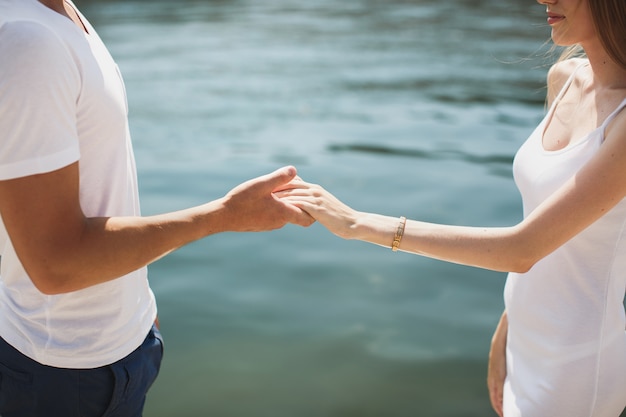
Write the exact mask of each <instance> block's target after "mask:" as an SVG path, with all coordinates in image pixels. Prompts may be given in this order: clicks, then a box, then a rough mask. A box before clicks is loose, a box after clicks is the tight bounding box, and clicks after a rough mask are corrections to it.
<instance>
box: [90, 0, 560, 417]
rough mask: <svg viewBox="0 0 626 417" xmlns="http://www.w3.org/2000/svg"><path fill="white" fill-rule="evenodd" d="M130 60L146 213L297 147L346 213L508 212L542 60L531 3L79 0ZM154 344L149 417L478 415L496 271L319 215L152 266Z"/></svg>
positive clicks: (231, 180) (289, 158)
mask: <svg viewBox="0 0 626 417" xmlns="http://www.w3.org/2000/svg"><path fill="white" fill-rule="evenodd" d="M78 4H79V6H81V7H82V9H83V12H84V13H85V14H86V15H87V17H88V18H90V20H91V21H92V23H93V24H94V25H95V26H96V29H97V30H98V31H99V33H100V35H101V37H102V38H103V39H104V40H105V42H106V43H107V44H108V46H109V48H110V50H111V52H112V54H113V55H114V57H115V58H116V60H117V61H118V63H119V66H120V68H121V70H122V73H123V74H124V77H125V81H126V86H127V90H128V99H129V104H130V109H131V111H130V121H131V132H132V134H133V140H134V144H135V152H136V157H137V163H138V170H139V178H140V185H141V192H142V196H141V200H142V206H143V211H144V213H145V214H154V213H159V212H163V211H168V210H173V209H178V208H183V207H186V206H189V205H194V204H199V203H202V202H204V201H206V200H210V199H214V198H217V197H219V196H221V195H223V194H224V193H225V192H227V191H228V190H229V189H230V188H231V187H233V186H235V185H237V184H238V183H240V182H242V181H244V180H246V179H248V178H250V177H253V176H257V175H261V174H264V173H266V172H269V171H271V170H274V169H275V168H277V167H279V166H282V165H286V164H293V165H295V166H296V167H297V168H298V169H299V172H300V175H301V176H302V177H303V178H304V179H306V180H309V181H313V182H318V183H321V184H323V185H325V186H326V187H327V188H329V189H330V190H332V191H333V192H334V193H335V194H336V195H338V196H339V197H340V198H342V199H344V200H345V201H346V202H348V203H349V204H351V205H353V206H355V207H356V208H358V209H360V210H367V211H375V212H380V213H385V214H389V215H394V216H400V215H405V216H407V217H410V218H417V219H421V220H427V221H435V222H444V223H454V224H465V225H483V226H489V225H508V224H512V223H514V222H516V221H518V220H519V218H520V216H521V207H520V201H519V196H518V193H517V191H516V189H515V186H514V184H513V180H512V176H511V166H510V165H511V160H512V158H513V155H514V153H515V151H516V149H517V148H518V147H519V145H520V144H521V143H522V141H523V140H524V139H525V138H526V137H527V136H528V134H529V133H530V132H531V130H532V129H533V127H534V126H535V124H536V123H537V122H538V121H539V120H540V119H541V117H542V115H543V111H544V95H545V90H544V80H545V74H546V70H547V66H548V65H549V62H550V61H551V59H552V58H551V57H550V58H548V57H546V55H545V52H546V50H547V49H548V48H547V47H545V46H544V42H545V41H546V40H547V39H548V37H549V28H548V27H547V26H546V25H545V18H544V10H543V7H542V6H539V5H537V4H536V3H535V2H533V1H530V0H515V1H514V0H509V1H506V2H502V1H489V0H483V1H479V0H473V1H472V0H448V1H445V2H442V1H438V0H422V1H420V0H414V1H407V0H384V1H383V0H346V1H337V0H310V1H304V0H250V1H247V0H220V1H217V0H214V1H210V0H205V1H197V0H179V1H176V2H165V1H137V0H135V1H128V0H126V1H122V0H115V1H93V2H91V1H82V2H81V1H78ZM150 277H151V283H152V286H153V288H154V291H155V294H156V296H157V300H158V302H159V315H160V319H161V325H162V332H163V334H164V337H165V339H166V356H165V359H164V363H163V367H162V372H161V375H160V377H159V380H158V381H157V383H156V384H155V386H154V387H153V389H152V391H151V393H150V395H149V398H148V403H147V408H146V414H145V415H146V417H162V416H168V417H171V416H176V417H198V416H218V417H230V416H233V417H282V416H284V417H293V416H298V417H309V416H310V417H352V416H355V417H356V416H358V417H368V416H377V417H378V416H383V417H401V416H428V417H438V416H442V417H456V416H458V417H471V416H489V415H493V414H492V412H491V411H490V406H489V402H488V395H487V391H486V388H485V383H484V381H485V377H486V357H487V352H488V348H489V341H490V337H491V334H492V331H493V329H494V326H495V324H496V323H497V320H498V318H499V315H500V313H501V311H502V308H503V302H502V289H503V285H504V279H505V275H504V274H500V273H493V272H487V271H482V270H478V269H474V268H468V267H462V266H457V265H451V264H446V263H443V262H439V261H434V260H429V259H424V258H420V257H417V256H412V255H408V254H404V253H392V252H391V251H390V250H385V249H383V248H380V247H377V246H373V245H368V244H365V243H361V242H349V241H342V240H340V239H338V238H336V237H334V236H332V235H331V234H330V233H328V232H327V231H326V230H324V229H323V228H322V227H321V226H319V225H314V226H312V227H311V228H309V229H301V228H298V227H295V226H288V227H286V228H284V229H282V230H279V231H275V232H271V233H260V234H235V233H232V234H222V235H218V236H212V237H210V238H207V239H205V240H203V241H201V242H197V243H195V244H192V245H190V246H188V247H185V248H183V249H181V250H179V251H178V252H176V253H173V254H171V255H170V256H168V257H167V258H165V259H163V260H161V261H159V262H157V263H155V264H154V265H152V266H151V267H150Z"/></svg>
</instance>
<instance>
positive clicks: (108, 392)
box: [0, 327, 163, 417]
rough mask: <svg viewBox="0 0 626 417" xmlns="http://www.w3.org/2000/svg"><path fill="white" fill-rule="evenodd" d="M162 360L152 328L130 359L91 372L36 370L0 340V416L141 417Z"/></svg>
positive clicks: (159, 342) (160, 346) (157, 336)
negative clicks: (147, 395)
mask: <svg viewBox="0 0 626 417" xmlns="http://www.w3.org/2000/svg"><path fill="white" fill-rule="evenodd" d="M162 357H163V340H162V338H161V334H160V333H159V331H158V330H157V328H156V327H153V328H152V330H150V333H148V336H147V337H146V339H145V340H144V342H143V344H142V345H141V346H139V347H138V348H137V349H136V350H135V351H134V352H133V353H131V354H130V355H128V356H127V357H125V358H123V359H121V360H119V361H117V362H115V363H113V364H111V365H108V366H103V367H101V368H95V369H64V368H54V367H51V366H46V365H41V364H40V363H38V362H36V361H33V360H32V359H30V358H28V357H26V356H24V355H22V354H21V353H20V352H19V351H17V350H16V349H15V348H13V347H12V346H11V345H9V344H8V343H6V342H5V341H4V340H3V339H2V338H0V416H2V417H141V415H142V411H143V406H144V403H145V400H146V393H147V392H148V389H149V388H150V386H151V385H152V383H153V382H154V380H155V379H156V377H157V374H158V373H159V368H160V366H161V359H162Z"/></svg>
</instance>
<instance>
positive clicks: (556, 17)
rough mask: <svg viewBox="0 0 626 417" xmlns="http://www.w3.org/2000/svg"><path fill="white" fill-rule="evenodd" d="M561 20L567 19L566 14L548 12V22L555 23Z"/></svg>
mask: <svg viewBox="0 0 626 417" xmlns="http://www.w3.org/2000/svg"><path fill="white" fill-rule="evenodd" d="M561 20H565V16H561V15H558V14H554V13H548V24H549V25H554V24H555V23H559V22H560V21H561Z"/></svg>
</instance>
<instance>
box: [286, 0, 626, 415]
mask: <svg viewBox="0 0 626 417" xmlns="http://www.w3.org/2000/svg"><path fill="white" fill-rule="evenodd" d="M539 3H540V4H542V5H544V6H546V8H547V15H548V17H547V20H548V24H549V25H550V26H551V28H552V39H553V41H554V43H555V44H557V45H560V46H577V47H580V48H582V49H583V50H584V52H585V54H586V58H585V59H580V58H579V59H567V60H563V61H561V62H559V63H557V64H555V65H554V66H553V67H552V68H551V69H550V71H549V74H548V107H549V111H548V113H547V115H546V117H545V119H544V120H543V121H542V122H541V124H540V125H539V126H538V127H537V129H536V130H535V131H534V132H533V133H532V135H531V136H530V138H529V139H528V140H527V142H526V143H525V144H524V145H523V146H522V147H521V149H520V150H519V152H518V153H517V155H516V157H515V162H514V167H513V170H514V177H515V181H516V184H517V186H518V187H519V189H520V192H521V194H522V199H523V205H524V220H523V221H522V222H521V223H519V224H517V225H515V226H512V227H503V228H478V227H459V226H447V225H437V224H431V223H424V222H419V221H414V220H406V219H405V218H404V217H402V218H401V219H400V220H398V219H397V218H392V217H388V216H383V215H379V214H373V213H365V212H359V211H356V210H354V209H352V208H350V207H348V206H347V205H345V204H343V203H342V202H340V201H339V200H338V199H336V198H335V197H334V196H333V195H332V194H330V193H329V192H327V191H326V190H324V189H323V188H321V187H319V186H317V185H313V184H309V183H305V182H301V181H295V182H293V183H292V184H291V185H292V186H293V189H290V190H286V191H284V192H282V197H283V198H285V199H286V200H287V201H289V202H291V203H292V204H295V205H296V206H298V207H300V208H302V209H303V210H305V211H307V212H308V213H309V214H310V215H311V216H313V217H314V218H315V219H316V220H318V221H319V222H321V223H322V224H323V225H324V226H325V227H327V228H328V229H329V230H330V231H332V232H333V233H335V234H336V235H338V236H340V237H342V238H345V239H358V240H363V241H367V242H371V243H375V244H378V245H382V246H387V247H389V246H391V248H392V249H393V250H402V251H406V252H412V253H416V254H420V255H424V256H428V257H432V258H437V259H442V260H445V261H449V262H455V263H460V264H465V265H472V266H477V267H482V268H487V269H492V270H497V271H506V272H509V275H508V278H507V283H506V288H505V306H506V310H505V312H504V314H503V316H502V319H501V321H500V324H499V325H498V328H497V330H496V333H495V334H494V338H493V342H492V349H491V354H490V363H489V376H488V385H489V391H490V397H491V401H492V405H493V407H494V409H495V410H496V412H497V413H498V414H499V415H500V416H506V417H514V416H523V417H559V416H567V417H591V416H593V417H617V416H618V415H619V414H620V412H621V411H622V410H623V409H624V406H625V405H626V333H625V320H624V307H623V299H624V291H625V286H626V230H625V226H626V199H624V197H625V196H626V111H623V109H624V107H626V2H624V0H539ZM505 351H506V354H505Z"/></svg>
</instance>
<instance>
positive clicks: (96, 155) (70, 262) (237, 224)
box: [0, 0, 312, 417]
mask: <svg viewBox="0 0 626 417" xmlns="http://www.w3.org/2000/svg"><path fill="white" fill-rule="evenodd" d="M295 175H296V171H295V169H294V168H293V167H287V168H283V169H280V170H277V171H276V172H274V173H272V174H268V175H266V176H263V177H259V178H256V179H253V180H251V181H248V182H246V183H243V184H241V185H239V186H238V187H236V188H234V189H233V190H231V191H230V192H229V193H228V194H227V195H226V196H225V197H223V198H220V199H218V200H215V201H211V202H209V203H206V204H204V205H201V206H197V207H192V208H189V209H186V210H181V211H178V212H173V213H167V214H163V215H157V216H151V217H141V216H140V213H139V204H138V196H137V182H136V172H135V165H134V158H133V153H132V147H131V144H130V137H129V133H128V121H127V108H126V98H125V92H124V87H123V83H122V80H121V77H120V75H119V71H118V69H117V66H116V65H115V63H114V61H113V59H112V58H111V56H110V55H109V53H108V51H107V49H106V47H105V46H104V45H103V44H102V41H101V40H100V39H99V38H98V36H97V34H96V33H95V31H94V29H93V27H92V26H91V25H90V24H89V22H88V21H87V20H86V19H85V18H84V17H83V16H82V15H81V14H80V13H79V12H78V10H77V9H76V8H75V6H74V5H73V4H72V3H71V2H70V1H69V0H67V1H64V0H41V1H37V0H0V216H1V219H2V223H1V224H0V251H1V252H0V254H1V259H2V262H1V268H2V269H1V274H0V336H1V339H0V380H1V382H0V415H2V416H3V417H17V416H29V417H33V416H46V417H54V416H59V417H73V416H76V417H79V416H80V417H90V416H102V415H105V412H106V415H107V416H124V417H129V416H140V415H141V412H142V409H143V404H144V401H145V394H146V391H147V390H148V388H149V387H150V385H151V384H152V382H153V381H154V379H155V378H156V374H157V373H158V369H159V365H160V361H161V355H162V345H161V341H160V335H159V333H158V330H157V329H156V327H155V326H153V323H154V321H155V319H156V306H155V301H154V296H153V294H152V291H151V290H150V288H149V285H148V281H147V276H146V268H145V267H146V265H148V264H149V263H151V262H153V261H155V260H157V259H159V258H161V257H162V256H164V255H166V254H167V253H169V252H171V251H173V250H175V249H177V248H179V247H181V246H183V245H185V244H187V243H189V242H192V241H194V240H197V239H200V238H203V237H205V236H208V235H211V234H215V233H219V232H224V231H262V230H271V229H276V228H279V227H282V226H283V225H285V224H286V223H295V224H299V225H302V226H308V225H310V224H311V223H312V219H311V218H310V217H309V216H308V215H307V214H305V213H303V212H302V211H301V210H299V209H297V208H295V207H293V206H291V205H289V204H287V203H284V202H281V201H280V200H279V199H277V198H275V197H274V195H273V191H275V190H278V189H280V188H281V186H284V185H285V184H287V183H288V182H289V181H290V180H292V179H293V178H294V177H295Z"/></svg>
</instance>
